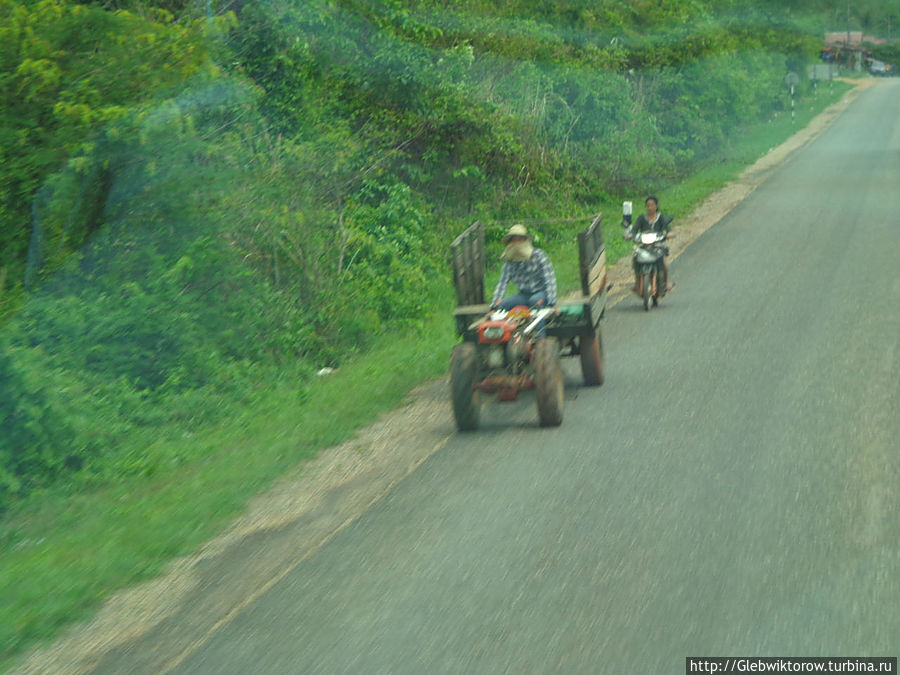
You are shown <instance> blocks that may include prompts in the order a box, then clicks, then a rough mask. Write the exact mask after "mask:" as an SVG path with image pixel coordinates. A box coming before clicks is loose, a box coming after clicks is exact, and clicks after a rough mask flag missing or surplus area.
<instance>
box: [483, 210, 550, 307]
mask: <svg viewBox="0 0 900 675" xmlns="http://www.w3.org/2000/svg"><path fill="white" fill-rule="evenodd" d="M503 243H504V244H506V249H504V251H503V253H502V254H501V256H500V258H501V259H502V260H503V261H504V263H503V270H502V271H501V272H500V281H498V282H497V289H496V290H495V291H494V297H493V299H492V300H491V307H492V308H495V309H496V308H499V309H507V310H508V309H512V308H513V307H516V306H518V305H526V306H528V307H553V306H554V305H556V275H555V274H554V272H553V265H552V264H551V263H550V258H549V257H548V256H547V254H546V253H545V252H544V251H543V250H541V249H539V248H535V247H534V245H533V243H532V238H531V235H530V234H528V230H527V229H526V227H525V226H524V225H513V226H512V227H511V228H509V232H507V233H506V236H505V237H503ZM510 281H513V282H515V284H516V286H517V287H518V289H519V292H518V293H517V294H516V295H510V296H508V297H505V298H504V297H503V294H504V293H506V287H507V286H508V285H509V282H510Z"/></svg>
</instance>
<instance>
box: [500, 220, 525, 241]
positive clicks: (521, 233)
mask: <svg viewBox="0 0 900 675" xmlns="http://www.w3.org/2000/svg"><path fill="white" fill-rule="evenodd" d="M513 237H528V238H529V239H531V235H530V234H528V228H526V227H525V226H524V225H521V224H516V225H513V226H512V227H511V228H509V232H507V233H506V236H504V237H503V243H504V244H508V243H509V240H510V239H512V238H513Z"/></svg>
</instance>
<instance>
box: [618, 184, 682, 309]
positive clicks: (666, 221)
mask: <svg viewBox="0 0 900 675" xmlns="http://www.w3.org/2000/svg"><path fill="white" fill-rule="evenodd" d="M644 206H645V207H646V209H647V212H646V213H642V214H641V215H639V216H638V217H637V220H636V221H635V222H634V227H632V228H631V232H629V233H628V234H627V235H626V236H625V239H635V240H637V239H640V238H641V233H643V232H665V234H666V239H670V238H671V237H672V236H673V235H672V233H671V232H670V231H669V225H670V224H671V222H672V219H671V218H666V217H665V216H663V215H662V213H660V211H659V200H658V199H657V198H656V197H654V196H653V195H650V196H649V197H647V199H645V200H644ZM666 255H668V250H667V252H666ZM632 267H633V268H634V286H633V287H632V289H631V290H633V291H634V292H635V293H637V294H638V296H640V295H641V291H642V290H643V289H641V279H640V277H639V275H638V266H637V262H635V261H632ZM663 267H664V268H665V270H666V289H665V292H666V293H668V292H669V291H671V290H672V289H673V288H674V287H675V284H673V283H672V282H670V281H669V263H668V261H667V260H666V258H665V257H663Z"/></svg>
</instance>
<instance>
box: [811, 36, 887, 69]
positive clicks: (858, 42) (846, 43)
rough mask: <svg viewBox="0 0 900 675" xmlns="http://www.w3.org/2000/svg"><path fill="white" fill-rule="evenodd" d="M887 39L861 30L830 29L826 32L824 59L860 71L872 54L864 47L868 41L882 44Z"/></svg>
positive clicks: (823, 50)
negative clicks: (865, 33) (866, 33)
mask: <svg viewBox="0 0 900 675" xmlns="http://www.w3.org/2000/svg"><path fill="white" fill-rule="evenodd" d="M883 42H885V40H883V39H881V38H877V37H875V36H873V35H864V34H863V32H862V31H861V30H850V31H847V30H843V31H829V32H827V33H825V46H824V48H823V49H822V60H823V61H825V62H827V63H836V64H838V65H839V66H843V67H845V68H849V69H850V70H855V71H857V72H860V71H862V70H863V67H864V66H865V65H866V63H867V62H868V61H869V60H870V59H871V57H872V54H871V53H870V52H869V51H868V50H867V49H866V48H865V47H863V45H864V44H866V43H872V44H876V45H877V44H882V43H883Z"/></svg>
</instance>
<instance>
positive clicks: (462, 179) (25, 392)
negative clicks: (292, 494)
mask: <svg viewBox="0 0 900 675" xmlns="http://www.w3.org/2000/svg"><path fill="white" fill-rule="evenodd" d="M789 4H790V6H789V7H788V6H786V4H785V3H782V2H776V1H775V0H761V1H760V2H758V3H755V4H754V5H753V7H752V8H748V7H747V6H746V3H743V2H738V1H737V0H668V1H667V2H665V3H660V2H656V1H655V0H654V1H649V0H634V1H631V2H621V1H612V0H601V1H594V2H579V1H576V0H573V1H569V2H566V1H562V2H554V3H544V2H535V1H533V0H531V1H526V0H520V1H518V2H517V1H512V2H506V3H494V2H487V1H478V0H472V1H465V2H456V1H454V2H442V1H440V0H428V1H426V2H410V1H408V0H385V1H382V2H375V1H374V0H372V1H369V0H283V1H281V2H277V3H276V2H272V3H243V2H240V1H239V0H232V1H231V2H213V1H212V0H208V1H207V2H205V3H199V2H186V1H184V0H168V1H166V0H161V1H160V2H158V3H155V4H153V3H145V2H142V1H140V0H131V1H128V0H122V1H119V0H107V1H105V2H103V1H97V2H90V1H82V2H76V1H75V0H39V1H36V0H0V92H2V101H3V104H2V107H0V152H2V161H0V320H2V328H0V419H2V435H0V513H2V512H3V511H4V510H6V511H9V510H10V509H15V508H17V506H19V505H21V504H23V503H25V501H26V500H28V499H32V500H33V499H40V498H41V495H42V494H49V493H50V492H48V491H56V492H54V494H57V493H58V492H59V491H62V493H63V494H77V493H83V492H85V491H90V490H96V489H101V488H104V487H106V486H110V485H115V484H116V483H117V482H119V481H122V480H124V479H127V478H133V477H144V476H152V475H153V474H154V473H156V472H158V471H167V470H172V467H179V466H182V465H184V464H186V463H187V464H189V463H190V461H191V460H190V459H189V458H184V457H172V456H169V455H166V454H160V453H159V452H158V448H159V447H160V443H161V442H163V441H165V439H167V438H181V437H183V436H185V435H186V434H188V433H191V434H192V433H196V432H197V430H198V429H202V428H207V427H208V428H214V427H215V425H216V424H218V423H219V422H221V421H222V420H225V419H227V418H229V417H233V416H234V415H236V414H237V413H238V412H242V413H244V414H246V412H247V411H248V410H250V411H252V410H253V409H254V408H253V406H254V405H255V404H256V402H257V401H258V400H260V398H261V397H262V396H263V395H264V392H265V391H267V390H269V389H270V388H272V387H274V386H276V385H278V384H279V383H289V387H290V390H291V392H292V396H293V397H294V401H293V404H295V405H296V406H297V407H298V408H300V407H302V406H304V405H306V404H307V403H308V402H309V400H310V397H311V396H313V394H311V393H310V392H312V391H313V387H312V385H311V382H312V381H313V374H314V373H315V371H316V370H317V369H319V368H321V367H322V366H326V365H329V366H339V365H340V364H342V363H344V362H345V360H346V359H347V358H349V357H351V356H352V355H354V354H359V353H362V352H365V350H367V349H368V348H370V347H371V346H372V345H373V344H375V342H376V341H377V339H378V336H380V335H384V334H385V333H388V332H391V331H396V332H398V333H401V334H407V333H410V332H414V331H417V330H421V329H422V326H423V322H425V321H426V320H428V319H429V317H432V316H435V315H438V314H442V313H445V312H446V311H447V306H446V302H447V301H446V298H447V294H446V288H447V286H448V284H449V279H448V270H447V265H446V250H447V246H448V244H449V242H450V240H451V239H452V237H453V236H454V235H455V234H456V233H457V232H458V231H459V230H460V229H461V228H462V227H464V226H465V225H468V224H469V223H470V222H472V221H473V220H476V219H480V220H482V221H483V222H486V223H488V237H489V245H490V246H492V248H493V250H496V248H497V241H498V240H499V238H500V236H501V235H502V232H503V230H504V229H505V228H506V227H507V226H508V225H509V224H511V223H512V222H516V221H527V222H543V223H544V224H543V225H541V226H540V227H538V234H539V236H541V237H542V238H543V241H544V242H546V243H547V244H548V245H553V244H554V243H556V244H559V243H560V242H564V241H568V239H567V238H568V237H570V234H571V233H570V231H569V230H570V229H571V226H570V225H567V226H563V225H557V224H555V223H563V222H566V221H567V220H568V219H571V218H573V217H582V216H585V215H588V214H591V213H594V212H595V211H596V209H597V206H598V204H601V203H614V202H616V201H618V200H620V199H622V198H623V197H625V198H634V197H635V196H641V195H644V194H645V193H647V192H648V191H661V190H664V189H665V188H667V187H669V186H672V185H675V184H677V183H678V182H679V181H681V180H683V179H684V178H685V177H688V176H691V175H695V174H697V173H698V172H702V171H704V170H706V169H708V168H709V167H710V166H712V165H714V164H716V163H718V162H720V161H722V158H723V157H724V156H726V155H727V154H728V152H729V148H731V147H732V146H733V145H734V144H735V143H738V142H739V141H740V139H741V137H742V134H743V130H744V129H746V128H748V126H750V125H753V124H757V123H759V122H765V121H766V120H772V119H775V118H778V117H779V116H781V117H783V116H784V115H786V114H788V110H789V106H790V101H789V98H788V97H787V95H786V93H785V88H784V85H783V80H784V76H785V74H786V73H787V72H788V71H789V70H795V71H796V72H798V73H800V74H801V75H805V71H806V64H807V63H810V62H812V61H813V60H814V59H815V58H816V55H817V52H818V48H819V45H820V41H821V33H822V31H823V30H824V29H825V28H827V27H828V26H829V22H830V21H832V20H834V17H835V16H837V17H840V16H841V15H840V13H839V9H840V8H837V9H835V8H834V7H833V3H829V2H827V1H826V0H820V1H814V0H806V1H804V2H794V3H789ZM897 4H898V3H897V2H891V3H855V7H854V12H856V14H855V15H854V20H857V21H859V22H860V25H862V22H863V20H864V18H865V17H868V19H866V20H868V21H870V23H872V25H873V26H876V27H877V25H879V24H878V22H879V21H881V19H882V18H884V17H886V16H887V15H888V14H889V13H890V12H891V11H894V13H895V14H896V15H900V12H898V11H896V9H897V8H896V7H894V5H897ZM892 7H893V9H892ZM867 8H868V9H867ZM866 12H868V14H865V13H866ZM808 88H809V83H808V82H804V84H803V85H802V86H801V92H800V93H801V94H803V93H805V92H808ZM567 227H568V228H569V229H566V228H567ZM447 326H448V330H449V326H450V323H449V322H448V324H447ZM208 452H209V453H214V452H215V450H214V449H211V450H208ZM206 459H208V457H205V458H204V460H206ZM289 459H290V458H288V460H289ZM29 495H30V496H29ZM10 536H11V535H10ZM30 630H31V627H29V626H27V625H26V626H24V627H20V628H19V629H15V630H12V629H11V632H10V633H8V634H6V635H5V636H0V639H2V640H3V645H2V646H0V648H2V649H3V650H4V651H7V652H9V651H14V650H15V649H18V648H19V647H18V645H19V644H20V640H24V639H25V638H23V637H22V636H23V635H27V634H29V631H30ZM17 631H18V632H17Z"/></svg>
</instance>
